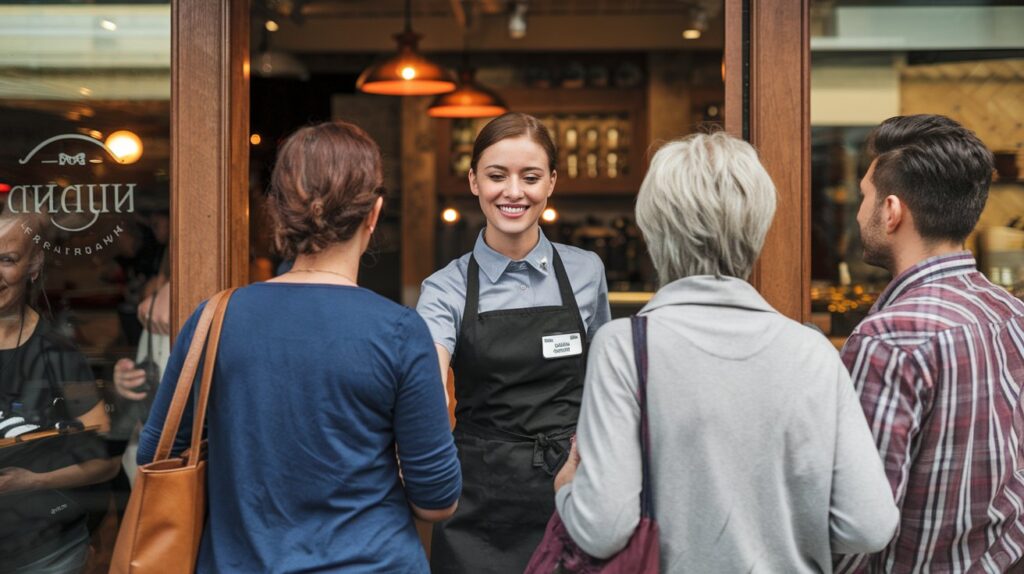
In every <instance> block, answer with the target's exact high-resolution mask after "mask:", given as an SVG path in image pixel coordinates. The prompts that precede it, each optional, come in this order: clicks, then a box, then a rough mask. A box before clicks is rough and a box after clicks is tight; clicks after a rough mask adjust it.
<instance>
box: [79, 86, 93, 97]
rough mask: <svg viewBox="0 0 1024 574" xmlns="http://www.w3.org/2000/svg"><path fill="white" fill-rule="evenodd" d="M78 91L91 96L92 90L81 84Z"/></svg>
mask: <svg viewBox="0 0 1024 574" xmlns="http://www.w3.org/2000/svg"><path fill="white" fill-rule="evenodd" d="M78 93H79V94H82V95H83V96H91V95H92V90H90V89H89V88H87V87H85V86H82V87H81V88H78Z"/></svg>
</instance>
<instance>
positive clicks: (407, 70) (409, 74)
mask: <svg viewBox="0 0 1024 574" xmlns="http://www.w3.org/2000/svg"><path fill="white" fill-rule="evenodd" d="M402 77H403V78H405V79H406V80H411V79H413V78H415V77H416V68H413V67H412V66H406V67H404V68H402Z"/></svg>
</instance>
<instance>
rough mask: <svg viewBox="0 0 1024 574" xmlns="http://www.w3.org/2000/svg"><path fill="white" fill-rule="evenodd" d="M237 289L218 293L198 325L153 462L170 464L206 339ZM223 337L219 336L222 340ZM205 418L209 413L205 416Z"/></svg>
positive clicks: (201, 315) (201, 316)
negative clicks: (216, 318)
mask: <svg viewBox="0 0 1024 574" xmlns="http://www.w3.org/2000/svg"><path fill="white" fill-rule="evenodd" d="M232 291H234V290H233V289H228V290H225V291H221V292H220V293H217V294H216V295H214V296H213V297H210V300H209V301H207V302H206V307H204V308H203V312H202V314H200V315H199V321H198V322H197V323H196V330H195V333H193V335H192V343H191V344H190V345H189V347H188V354H187V355H186V356H185V363H184V364H183V365H182V368H181V374H179V375H178V384H177V387H175V389H174V397H173V398H172V399H171V406H170V407H169V408H168V409H167V418H166V419H164V428H163V429H162V430H161V431H160V442H159V443H158V444H157V447H156V454H155V455H154V456H153V462H157V461H161V460H166V459H167V458H169V457H170V455H171V448H172V447H173V446H174V438H175V437H176V436H177V435H178V428H179V427H180V426H181V417H182V414H183V413H184V412H185V404H186V403H187V402H188V397H189V394H190V392H191V391H192V383H193V381H194V380H195V378H196V370H197V369H198V368H199V361H200V359H201V358H202V355H203V349H204V347H205V346H206V339H207V336H208V335H209V333H210V327H211V325H212V324H213V318H214V315H215V314H216V313H217V311H218V309H219V308H220V307H221V303H222V302H223V303H224V308H225V309H226V308H227V299H228V297H230V295H231V292H232ZM219 335H220V333H218V338H219ZM204 414H205V413H204Z"/></svg>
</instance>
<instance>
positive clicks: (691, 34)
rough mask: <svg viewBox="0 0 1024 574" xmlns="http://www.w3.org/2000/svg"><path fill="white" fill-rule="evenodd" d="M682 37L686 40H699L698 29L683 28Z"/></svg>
mask: <svg viewBox="0 0 1024 574" xmlns="http://www.w3.org/2000/svg"><path fill="white" fill-rule="evenodd" d="M683 38H686V39H687V40H699V39H700V30H697V29H696V28H690V29H688V30H683Z"/></svg>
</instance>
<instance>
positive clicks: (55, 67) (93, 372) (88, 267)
mask: <svg viewBox="0 0 1024 574" xmlns="http://www.w3.org/2000/svg"><path fill="white" fill-rule="evenodd" d="M46 4H47V6H45V7H40V6H39V5H38V3H33V4H10V3H6V4H3V5H0V125H3V126H4V136H5V137H4V138H2V139H0V166H3V167H2V168H0V205H2V211H0V469H3V470H0V530H2V531H0V572H9V571H12V570H14V569H15V567H26V565H29V566H27V567H28V568H29V570H30V571H62V572H65V571H66V572H77V571H83V570H84V571H87V572H104V571H106V568H105V565H106V563H107V560H108V559H109V554H110V550H111V547H110V546H111V544H110V542H111V541H112V540H113V539H114V537H115V536H116V528H117V521H116V515H117V512H118V509H119V505H121V504H123V503H124V501H125V499H126V497H127V493H128V488H129V486H128V485H129V479H130V476H131V474H132V472H133V471H134V465H133V464H129V465H127V470H125V469H123V468H122V464H121V454H122V453H123V452H125V450H126V449H128V450H129V454H128V455H127V456H126V457H125V459H126V460H127V461H129V462H133V461H134V454H133V453H132V452H130V451H131V449H132V446H131V445H132V441H133V435H134V433H135V432H136V429H137V427H138V424H139V421H140V420H141V419H143V418H145V416H146V410H147V407H148V404H147V400H148V398H151V396H152V392H151V391H152V389H153V388H155V385H156V384H158V381H159V374H160V373H159V371H160V364H161V362H162V361H163V360H164V359H163V357H165V356H166V353H167V349H168V348H169V340H168V332H169V328H168V325H167V324H166V323H167V320H168V318H169V288H170V286H169V272H168V270H167V261H166V258H165V253H166V248H167V244H168V241H169V229H170V226H169V205H170V202H169V181H168V177H169V158H170V27H171V26H170V22H171V18H170V5H169V2H162V3H161V2H144V3H135V4H124V3H120V2H117V3H112V2H104V1H102V0H101V1H100V2H48V3H46ZM115 365H116V367H115ZM12 468H13V470H11V469H12ZM57 475H59V476H61V477H63V478H62V484H61V486H62V488H60V489H54V488H52V487H51V486H52V480H51V478H52V477H53V476H57ZM26 477H32V478H33V480H32V481H31V482H32V483H33V484H36V485H37V486H35V487H33V488H31V489H25V488H23V487H22V486H19V484H21V482H20V481H22V479H24V478H26ZM36 479H38V480H36ZM39 485H41V486H39ZM48 485H49V486H48Z"/></svg>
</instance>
